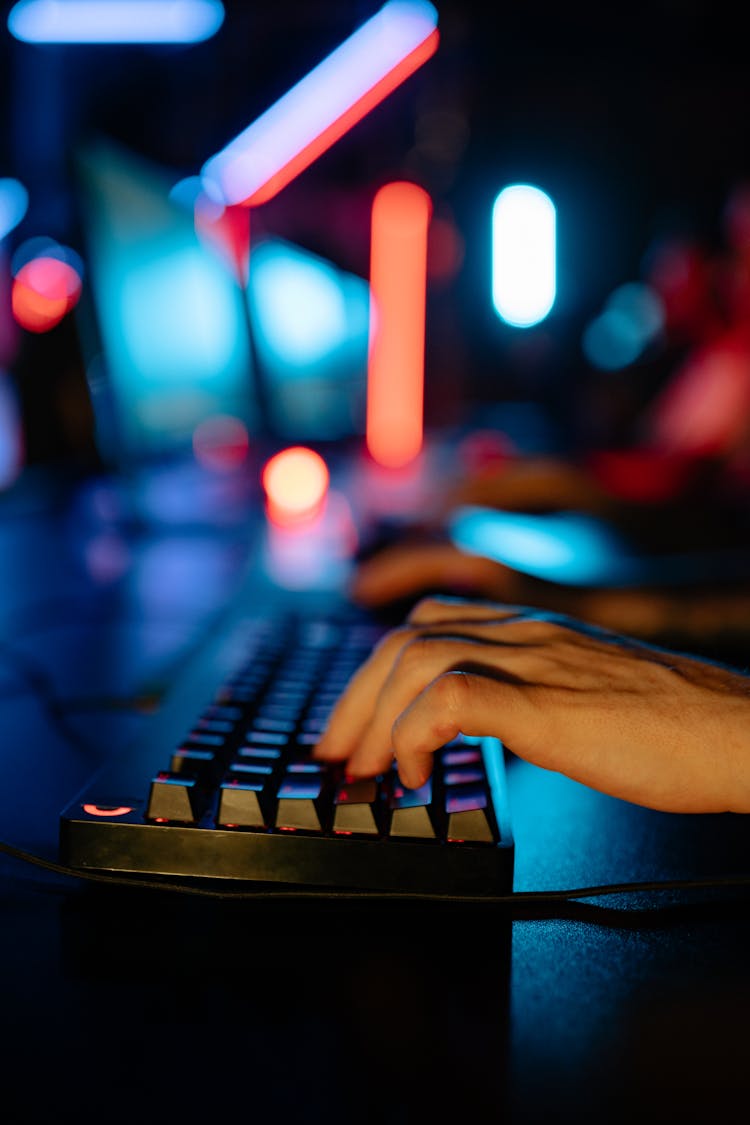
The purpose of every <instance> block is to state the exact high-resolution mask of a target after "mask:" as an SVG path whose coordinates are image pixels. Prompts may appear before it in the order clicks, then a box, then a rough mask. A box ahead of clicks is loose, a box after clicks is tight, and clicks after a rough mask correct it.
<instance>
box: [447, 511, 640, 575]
mask: <svg viewBox="0 0 750 1125" xmlns="http://www.w3.org/2000/svg"><path fill="white" fill-rule="evenodd" d="M449 530H450V535H451V539H452V540H453V542H454V543H455V544H456V546H457V547H459V548H461V550H464V551H468V552H469V553H470V554H474V555H482V556H484V557H485V558H490V559H494V560H495V561H496V562H499V563H502V564H503V565H504V566H508V567H511V568H512V569H513V570H518V571H520V572H521V573H523V574H530V575H533V576H534V577H536V578H544V579H546V580H547V581H549V582H560V583H564V584H566V585H572V586H576V585H589V584H596V583H598V582H607V583H617V582H620V581H624V580H627V579H628V577H629V576H630V574H631V570H632V561H631V559H629V558H628V557H627V556H626V555H625V553H624V551H623V547H622V545H621V544H620V542H619V540H618V539H617V537H616V536H615V534H614V533H613V532H612V531H610V529H609V528H607V527H606V526H605V525H603V524H602V523H600V522H599V521H597V520H595V519H593V518H592V517H590V516H587V515H583V514H581V513H578V512H554V513H552V514H550V515H536V514H528V513H525V512H505V511H500V510H497V509H494V508H479V507H468V506H467V507H464V508H459V509H458V511H457V512H456V514H455V516H454V517H453V519H452V520H451V522H450V525H449Z"/></svg>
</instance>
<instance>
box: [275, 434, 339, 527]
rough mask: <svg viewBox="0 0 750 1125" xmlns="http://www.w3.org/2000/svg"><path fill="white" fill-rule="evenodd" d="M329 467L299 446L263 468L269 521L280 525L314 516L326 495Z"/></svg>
mask: <svg viewBox="0 0 750 1125" xmlns="http://www.w3.org/2000/svg"><path fill="white" fill-rule="evenodd" d="M329 479H330V475H329V472H328V466H327V465H326V463H325V461H324V460H323V458H322V457H321V456H320V454H319V453H316V452H315V451H314V450H313V449H307V448H305V447H304V446H301V445H295V446H291V447H290V448H289V449H282V450H281V452H280V453H276V454H275V455H274V456H273V457H272V458H271V459H270V461H267V462H266V465H265V468H264V469H263V476H262V482H263V489H264V491H265V494H266V505H267V511H268V515H269V518H270V519H271V520H272V521H273V522H274V523H276V524H279V525H281V526H290V525H292V524H299V523H303V522H306V521H308V520H310V519H312V518H313V517H314V516H316V515H317V514H318V513H319V512H320V510H321V508H322V506H323V503H324V501H325V498H326V495H327V493H328V483H329Z"/></svg>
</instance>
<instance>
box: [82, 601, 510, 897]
mask: <svg viewBox="0 0 750 1125" xmlns="http://www.w3.org/2000/svg"><path fill="white" fill-rule="evenodd" d="M381 632H382V628H381V627H380V626H378V625H377V624H376V623H374V622H373V621H371V620H369V619H362V618H360V617H351V618H349V617H336V616H335V615H332V616H325V617H309V616H306V615H305V616H294V615H290V614H283V615H281V614H275V615H273V616H269V617H250V618H248V619H246V620H241V621H238V622H234V623H233V624H232V627H231V629H227V630H224V631H223V632H221V633H220V634H219V636H218V637H217V638H215V639H214V641H213V642H212V643H211V644H210V645H208V646H206V648H205V650H204V651H202V652H201V654H200V656H199V657H198V658H196V660H195V662H194V666H193V667H192V669H190V670H188V672H186V674H185V676H184V677H183V680H182V683H181V686H180V688H179V689H178V690H177V691H175V693H174V696H173V698H172V699H171V700H170V701H168V703H167V705H166V706H165V707H164V708H163V711H162V712H161V713H159V714H158V715H156V716H154V718H153V720H150V722H151V723H152V728H151V730H150V733H149V736H148V737H147V738H146V739H144V740H143V741H142V742H141V743H139V744H137V745H136V746H134V747H132V748H130V749H129V751H128V752H127V753H125V754H123V755H121V756H120V757H118V759H117V760H116V761H115V762H113V763H112V764H110V765H108V766H107V767H105V768H104V769H103V770H102V771H101V772H100V773H99V774H98V775H97V776H95V777H94V778H93V779H92V781H91V782H90V784H89V785H88V786H87V787H86V789H85V790H84V792H82V793H81V794H79V795H78V796H77V797H76V798H75V799H74V800H73V801H72V802H71V803H70V805H69V806H68V807H67V808H66V809H65V810H64V811H63V813H62V814H61V818H60V855H61V859H62V860H63V862H65V863H67V864H69V865H71V866H73V867H76V868H78V869H81V870H83V869H93V870H98V871H109V872H130V873H138V874H140V875H143V874H149V875H152V876H163V877H165V878H169V879H173V878H174V877H182V878H184V877H190V878H199V879H210V880H240V881H245V882H247V881H252V882H253V883H263V884H280V883H281V884H285V885H288V886H292V885H293V886H295V887H303V888H312V887H319V888H321V889H323V888H328V889H330V888H338V889H342V890H343V889H347V890H368V891H385V892H388V891H392V892H401V893H412V894H413V893H430V894H442V893H444V894H446V895H450V896H459V897H460V896H461V895H462V894H463V895H466V896H471V897H474V896H477V895H482V894H486V895H497V894H499V893H507V892H508V891H510V890H511V889H512V883H513V854H514V853H513V838H512V834H511V830H510V822H509V815H508V806H507V799H506V785H505V765H504V751H503V747H502V745H501V744H500V743H499V742H498V741H497V740H495V739H482V740H476V739H468V738H464V737H463V736H459V738H457V739H456V740H455V741H454V742H451V743H450V744H448V745H446V746H445V747H443V748H442V749H441V750H440V751H438V753H436V755H435V764H434V770H433V775H432V777H431V778H430V780H429V781H428V782H427V783H426V784H425V785H423V786H422V787H420V788H419V789H406V788H404V786H403V785H401V784H400V782H399V779H398V775H397V772H396V770H395V767H394V768H393V769H391V770H390V771H388V772H387V773H385V774H383V775H381V776H379V777H376V778H372V779H364V780H356V781H351V780H349V779H347V777H346V775H345V772H344V769H343V768H342V766H341V765H338V764H335V765H331V764H323V763H318V762H316V761H315V760H314V759H313V757H312V750H313V747H314V745H315V743H316V741H317V739H318V737H319V734H320V732H321V730H322V729H323V728H324V726H325V723H326V721H327V718H328V715H329V713H330V710H331V708H332V707H333V704H334V702H335V700H336V699H337V698H338V696H339V695H340V693H341V691H342V690H343V688H344V687H345V685H346V684H347V682H348V681H349V679H350V678H351V676H352V674H353V672H354V671H355V670H356V668H357V667H358V666H359V665H360V664H361V663H362V661H363V660H364V659H365V658H366V657H367V655H368V654H369V653H370V651H371V650H372V648H373V645H374V644H375V643H376V641H377V639H378V636H379V635H380V633H381Z"/></svg>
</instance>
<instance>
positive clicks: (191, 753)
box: [169, 746, 216, 779]
mask: <svg viewBox="0 0 750 1125" xmlns="http://www.w3.org/2000/svg"><path fill="white" fill-rule="evenodd" d="M215 769H216V755H215V754H214V752H213V750H199V749H197V748H196V747H193V746H180V747H179V748H178V749H177V750H175V751H174V753H173V754H172V758H171V760H170V763H169V770H170V772H171V773H174V774H179V775H180V776H181V777H193V778H206V779H208V778H209V777H210V776H211V775H212V774H213V773H214V771H215Z"/></svg>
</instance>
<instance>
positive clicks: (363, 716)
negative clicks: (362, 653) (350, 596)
mask: <svg viewBox="0 0 750 1125" xmlns="http://www.w3.org/2000/svg"><path fill="white" fill-rule="evenodd" d="M413 635H414V634H413V630H411V629H410V628H409V627H408V626H402V627H401V628H400V629H393V630H391V631H390V632H389V633H387V634H386V635H385V637H383V638H382V640H380V641H379V642H378V644H377V645H376V646H375V648H374V649H373V651H372V653H371V654H370V656H369V657H368V659H367V660H366V661H365V662H364V664H362V665H361V667H360V668H358V669H357V671H356V672H355V673H354V675H353V676H352V678H351V680H350V681H349V683H348V685H347V687H346V689H345V691H344V693H343V694H342V695H341V696H340V697H339V699H338V701H337V702H336V704H335V705H334V707H333V710H332V711H331V714H330V716H329V718H328V723H327V725H326V729H325V731H324V732H323V734H322V735H321V737H320V739H319V740H318V743H317V745H316V747H315V749H314V751H313V757H315V758H320V759H323V760H325V761H345V760H346V759H347V758H349V757H351V755H352V752H353V751H354V749H355V747H356V746H357V745H358V743H359V742H360V740H361V739H362V736H363V734H364V732H365V730H366V728H367V725H368V723H369V721H370V717H371V715H372V712H373V710H374V708H375V702H376V700H377V697H378V694H379V692H380V689H381V687H382V685H383V682H384V681H385V679H386V677H387V676H388V673H389V672H390V670H391V668H392V667H393V664H394V662H395V660H396V657H397V655H398V653H399V651H400V649H401V648H402V646H403V645H405V644H406V643H407V642H408V641H409V640H410V639H411V638H412V636H413Z"/></svg>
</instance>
